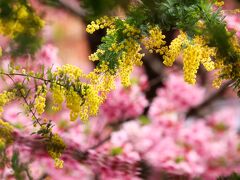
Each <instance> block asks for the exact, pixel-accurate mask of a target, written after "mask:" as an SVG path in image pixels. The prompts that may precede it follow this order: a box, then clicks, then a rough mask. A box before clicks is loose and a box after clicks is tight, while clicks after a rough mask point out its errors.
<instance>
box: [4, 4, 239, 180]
mask: <svg viewBox="0 0 240 180" xmlns="http://www.w3.org/2000/svg"><path fill="white" fill-rule="evenodd" d="M31 1H32V3H33V4H34V6H36V8H37V9H38V10H39V11H40V12H41V11H43V9H44V6H43V5H41V4H40V3H39V2H40V1H39V2H38V1H33V0H31ZM59 2H60V1H59ZM61 2H67V1H61ZM70 2H71V3H70V4H71V6H73V7H74V6H75V5H76V4H77V5H78V2H77V0H71V1H70ZM169 2H170V1H169ZM63 5H64V4H63ZM59 7H60V6H59ZM63 7H64V6H63ZM61 8H62V6H61ZM61 8H60V9H61ZM70 8H71V7H70ZM73 10H74V9H73ZM68 11H69V10H68ZM62 12H63V11H59V12H58V13H59V14H55V11H53V10H52V9H50V10H49V12H48V13H49V15H48V16H51V14H54V15H56V17H54V18H56V19H58V18H59V15H60V17H64V16H65V14H64V13H62ZM70 12H71V11H70ZM48 13H46V14H48ZM120 13H121V12H120ZM224 14H225V13H224ZM54 18H53V19H54ZM59 19H60V18H59ZM66 19H68V18H66ZM225 20H226V23H227V28H229V29H230V30H233V31H236V34H237V36H238V37H240V17H239V15H236V14H232V15H231V14H227V12H226V17H225ZM72 21H73V22H72ZM61 23H63V25H62V26H63V27H61V28H62V29H61V28H60V29H58V28H59V27H58V26H61V25H56V27H52V26H50V24H47V28H46V27H45V29H44V32H43V34H44V38H45V40H46V41H44V42H45V44H44V45H43V46H42V47H41V48H40V49H39V50H38V51H37V53H36V54H35V55H33V56H23V57H22V56H21V57H17V58H16V60H13V59H12V56H9V55H8V54H3V56H2V59H1V60H0V68H2V69H4V70H7V69H11V67H10V66H11V64H12V63H13V62H14V65H15V66H19V67H20V69H24V70H23V71H22V73H23V74H24V75H26V74H25V73H26V71H34V72H40V73H41V72H44V73H45V75H47V70H48V68H50V69H51V70H52V71H54V70H56V69H57V67H58V66H59V65H61V64H63V60H62V58H63V57H64V55H63V56H62V58H60V55H59V54H61V55H62V51H63V49H67V48H66V47H68V48H69V49H70V50H69V52H68V53H69V54H71V53H72V51H71V50H72V49H74V48H76V47H78V48H76V49H77V50H76V51H77V54H78V53H82V52H80V51H84V48H82V47H81V46H79V44H81V43H82V41H81V43H80V42H76V41H78V40H79V39H74V38H73V37H72V33H73V34H74V33H76V34H79V29H81V28H83V29H84V30H85V28H86V27H85V25H82V24H81V25H80V26H81V27H80V28H79V27H78V26H77V25H79V24H77V25H76V24H75V23H76V22H75V21H74V20H72V19H71V18H69V22H65V19H64V20H63V22H62V21H61ZM65 23H66V24H65ZM68 23H69V24H71V23H73V24H71V25H72V26H73V27H74V28H70V29H73V30H72V31H73V32H72V31H71V32H69V34H67V35H66V34H65V35H66V36H70V37H71V38H72V39H71V40H70V41H69V42H68V43H66V44H65V39H64V38H63V40H62V41H64V45H63V44H58V45H56V44H57V43H59V42H60V41H61V40H59V39H58V38H59V36H60V35H61V33H63V34H64V32H62V30H65V28H66V27H65V26H68ZM77 23H79V22H78V21H77ZM75 28H76V29H75ZM96 28H99V27H98V25H96ZM126 28H127V27H126ZM128 28H130V27H128ZM133 31H134V29H133ZM83 34H84V33H83ZM153 35H154V33H153ZM84 36H86V34H84ZM156 36H157V35H156ZM166 36H167V35H166ZM60 39H61V38H60ZM80 39H81V38H80ZM82 39H84V40H85V39H86V37H84V38H82ZM82 39H81V40H82ZM58 40H59V41H58ZM54 41H58V42H54ZM49 42H51V43H49ZM129 42H130V43H131V41H129ZM8 43H9V42H8V40H6V39H2V37H0V45H1V47H2V48H9V47H8ZM78 43H79V44H78ZM85 43H86V42H85ZM86 44H87V43H86ZM58 46H59V47H58ZM86 46H88V44H87V45H86ZM79 47H80V48H79ZM67 51H68V49H67ZM85 51H86V52H83V54H87V55H88V53H89V52H90V48H89V49H87V50H86V49H85ZM99 53H100V52H99ZM100 54H101V53H100ZM71 55H72V54H71ZM152 55H153V54H152ZM76 57H77V58H78V56H77V55H76V54H74V55H72V59H77V58H76ZM152 57H155V56H154V55H153V56H151V55H150V60H151V58H152ZM180 58H181V55H180V56H179V59H180ZM79 59H80V58H79ZM86 59H87V57H86ZM147 60H148V59H147ZM147 60H146V61H147ZM158 60H159V59H158ZM159 61H160V60H159ZM213 61H214V59H213ZM129 63H130V62H129ZM144 63H146V62H145V59H144ZM175 63H176V64H177V65H176V66H174V67H173V69H171V70H169V69H166V67H165V66H164V67H162V62H160V67H161V68H159V71H161V72H160V73H159V72H150V73H149V72H148V67H147V65H146V67H145V66H144V68H145V69H144V68H140V67H135V68H134V71H133V73H132V75H131V78H130V80H131V81H130V82H131V85H130V86H129V87H124V86H123V85H122V84H121V82H120V80H119V79H117V80H116V81H115V85H116V88H115V89H114V90H112V91H111V92H110V93H109V94H107V98H106V99H105V100H104V102H103V103H102V104H101V106H100V108H99V111H98V114H97V115H96V116H94V117H90V118H89V121H88V122H86V123H85V122H82V121H81V119H80V118H78V119H77V120H76V121H74V122H72V121H70V120H69V114H70V112H69V110H68V109H67V107H66V106H67V102H66V100H65V99H64V102H63V106H62V108H61V110H59V111H58V112H55V111H54V110H53V109H52V108H51V107H52V105H53V102H52V100H53V98H52V97H50V95H49V94H51V93H49V92H46V101H45V102H46V103H45V102H44V105H46V106H44V108H45V112H44V113H43V114H42V115H41V118H42V119H41V120H43V121H42V122H44V123H45V124H44V123H43V124H44V125H46V122H47V120H49V121H50V122H51V125H52V126H51V127H52V129H51V130H52V133H53V134H54V133H57V134H58V135H59V136H60V137H61V138H62V139H63V141H64V144H65V145H66V148H65V149H64V152H61V157H60V158H59V159H60V160H63V161H64V165H63V168H56V164H55V163H54V160H56V159H57V158H55V159H54V158H52V157H50V155H49V154H50V153H49V152H48V149H47V146H46V144H47V140H46V139H47V138H45V137H44V136H41V135H39V134H40V133H39V134H38V133H37V132H38V130H39V127H36V126H35V124H33V122H35V121H34V120H36V119H34V118H31V117H29V115H27V112H26V111H27V110H29V109H28V107H27V108H26V102H24V101H23V100H20V98H19V97H18V98H17V99H16V100H15V101H13V102H10V103H8V104H7V105H6V106H4V111H3V113H2V114H1V115H2V116H1V117H0V119H1V120H3V121H6V122H9V123H10V124H11V125H12V126H13V127H14V130H13V138H12V139H13V142H12V144H9V146H7V149H6V152H5V151H4V153H3V151H2V149H1V148H2V147H1V145H2V144H1V132H0V180H1V179H3V180H12V179H16V174H15V173H16V167H14V166H12V164H13V163H12V162H11V161H13V159H12V157H13V155H14V154H15V153H18V155H19V157H18V158H19V159H18V160H19V162H18V163H20V165H22V167H24V168H23V170H22V171H23V174H24V175H25V174H27V173H28V175H29V177H32V179H33V180H40V179H46V180H48V179H50V180H78V179H79V180H93V179H96V180H98V179H99V180H141V179H149V180H161V179H186V180H188V179H189V180H191V179H193V180H194V179H195V180H197V179H203V180H215V179H217V178H219V177H220V176H224V177H225V176H229V175H231V174H232V173H233V172H236V173H239V174H240V137H239V127H240V124H239V121H240V118H239V117H240V104H239V99H237V101H235V100H234V97H232V93H231V92H229V93H228V94H227V93H225V92H224V91H225V90H223V89H221V88H220V89H213V88H212V87H211V85H210V83H209V82H210V79H212V77H210V76H209V74H207V72H205V71H204V70H202V68H201V67H200V69H199V71H198V72H199V76H198V78H199V79H201V81H197V82H201V84H196V85H189V84H187V83H186V82H184V77H183V75H182V74H181V73H179V69H178V68H179V67H178V66H182V64H181V63H182V62H181V61H177V62H175ZM76 64H81V63H78V62H76ZM83 64H84V63H83ZM153 64H154V63H153ZM103 65H104V64H103ZM92 66H93V64H91V65H89V66H86V67H83V68H82V67H81V69H84V68H85V70H83V71H86V72H87V71H89V69H91V68H92ZM153 66H154V65H153ZM153 69H154V68H152V69H151V70H153ZM0 70H1V69H0ZM104 73H105V72H104ZM104 73H103V74H104ZM154 73H156V74H158V75H157V78H156V77H151V76H153V75H152V74H154ZM51 75H52V74H51ZM58 76H60V75H58ZM43 77H45V76H43ZM100 77H101V76H100ZM68 78H69V76H68V75H67V76H66V82H67V83H68V80H69V79H68ZM154 78H156V79H157V80H159V84H157V87H156V88H155V87H153V86H154V85H153V84H154V83H155V80H156V79H154ZM29 79H30V80H29V81H28V83H27V86H28V87H30V89H34V90H36V91H37V89H38V85H39V84H40V83H39V82H38V81H37V80H35V79H34V78H32V77H31V78H29ZM38 79H39V78H38ZM56 79H57V78H56ZM56 79H55V80H56ZM84 80H85V79H84ZM14 81H15V82H13V80H12V79H11V78H10V79H9V78H6V77H3V78H2V79H0V91H1V92H2V91H3V90H5V89H12V88H13V87H14V86H15V85H16V84H17V83H19V82H23V81H26V76H16V77H14ZM47 81H48V80H46V79H45V81H43V82H44V83H46V82H47ZM56 81H57V80H56ZM77 81H81V77H77ZM86 81H87V80H86ZM152 82H154V83H152ZM41 83H42V82H41ZM54 83H56V82H54ZM67 83H66V84H67ZM84 83H85V81H84ZM224 83H225V82H224ZM224 83H223V86H224V85H225V84H224ZM227 83H228V82H227ZM46 84H47V83H46ZM229 84H231V82H229ZM229 84H228V85H229ZM51 85H52V84H47V86H49V87H50V86H51ZM60 85H61V84H60ZM71 85H72V81H71V80H70V81H69V84H68V86H71ZM80 85H82V84H80ZM94 85H95V84H94ZM231 85H232V84H231ZM81 87H82V86H81ZM226 87H227V86H226ZM64 88H65V87H64ZM67 88H68V87H67ZM67 88H66V89H67ZM88 88H89V87H88ZM151 88H152V89H154V92H151V90H152V89H151ZM81 90H82V89H81ZM155 90H156V91H155ZM228 91H229V90H228ZM70 92H71V91H70ZM74 92H75V91H74ZM78 92H79V91H78ZM149 93H152V94H154V97H153V98H152V97H148V95H149ZM224 93H225V94H224ZM29 94H30V98H29V99H27V102H29V103H30V106H34V104H35V102H34V101H35V100H36V97H32V96H31V95H32V94H31V92H30V93H29ZM96 94H97V95H99V94H101V92H99V91H97V93H96ZM152 94H151V95H152ZM226 94H227V95H226ZM81 95H82V96H85V95H86V94H84V93H83V94H81ZM209 99H210V100H209ZM60 100H61V99H60ZM84 100H85V99H84ZM31 101H32V102H31ZM1 103H2V101H1V99H0V106H1ZM198 110H199V111H198ZM0 113H1V112H0ZM34 113H35V114H36V113H37V111H36V110H35V111H34ZM78 113H79V112H78ZM37 116H38V115H37ZM44 120H46V121H44ZM44 127H45V126H44ZM1 128H2V127H1V124H0V130H1ZM41 130H42V129H41ZM44 130H45V129H44ZM53 134H51V136H50V137H51V138H52V137H53V136H52V135H53ZM55 148H56V149H57V148H58V147H55ZM3 157H4V158H3ZM5 159H8V161H7V162H6V165H7V166H5V167H4V168H3V166H2V164H1V163H2V161H3V160H5ZM18 165H19V164H18ZM14 168H15V169H14ZM24 177H26V178H27V175H25V176H24ZM29 179H31V178H29Z"/></svg>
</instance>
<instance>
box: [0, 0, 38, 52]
mask: <svg viewBox="0 0 240 180" xmlns="http://www.w3.org/2000/svg"><path fill="white" fill-rule="evenodd" d="M16 4H18V5H19V4H20V5H21V6H24V7H26V9H27V12H28V17H27V19H21V18H19V17H18V14H17V12H16V10H14V6H16ZM0 19H1V21H2V22H3V23H4V22H18V23H20V24H21V25H22V26H23V28H24V30H23V31H21V32H20V31H16V32H14V30H13V32H11V33H12V35H13V39H12V42H11V44H10V45H11V55H13V56H20V55H26V54H31V55H33V54H34V53H35V52H36V51H37V50H38V49H39V48H40V46H41V43H42V42H41V38H40V34H39V33H40V31H41V28H42V22H40V21H41V20H40V18H39V17H38V16H37V15H36V14H35V12H34V10H33V9H32V8H31V6H30V5H29V3H28V1H27V0H1V1H0ZM9 33H10V32H9Z"/></svg>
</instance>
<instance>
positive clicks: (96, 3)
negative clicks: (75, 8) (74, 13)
mask: <svg viewBox="0 0 240 180" xmlns="http://www.w3.org/2000/svg"><path fill="white" fill-rule="evenodd" d="M80 2H81V3H82V4H81V5H82V7H84V8H85V9H86V10H87V12H88V13H89V16H88V18H96V17H100V16H103V15H106V14H109V13H110V12H112V11H113V10H114V9H115V8H116V7H122V8H124V9H125V8H127V6H128V5H129V3H130V1H129V0H83V1H80Z"/></svg>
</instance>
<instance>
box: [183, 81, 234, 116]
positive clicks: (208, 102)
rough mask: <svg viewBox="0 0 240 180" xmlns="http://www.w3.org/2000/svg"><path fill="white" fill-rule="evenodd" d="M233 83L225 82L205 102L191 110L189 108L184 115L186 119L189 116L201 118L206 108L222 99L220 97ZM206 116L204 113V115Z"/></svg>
mask: <svg viewBox="0 0 240 180" xmlns="http://www.w3.org/2000/svg"><path fill="white" fill-rule="evenodd" d="M232 83H233V81H228V82H226V83H225V84H224V85H222V87H221V88H220V89H219V90H217V91H216V92H214V93H213V94H211V95H210V96H209V97H208V98H207V99H205V101H203V102H202V103H201V104H199V105H198V106H195V107H193V108H191V109H190V110H189V111H188V112H187V113H186V117H190V116H199V117H200V116H203V115H202V114H203V113H202V111H204V110H205V109H206V108H208V107H209V106H210V105H212V103H213V102H215V101H216V100H218V99H221V98H222V95H223V94H224V93H225V92H226V90H227V89H228V88H229V86H230V85H231V84H232ZM204 114H206V113H204Z"/></svg>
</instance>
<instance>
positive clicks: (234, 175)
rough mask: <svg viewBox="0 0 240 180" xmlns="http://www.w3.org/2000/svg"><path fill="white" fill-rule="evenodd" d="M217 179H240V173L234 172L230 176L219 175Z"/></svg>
mask: <svg viewBox="0 0 240 180" xmlns="http://www.w3.org/2000/svg"><path fill="white" fill-rule="evenodd" d="M217 180H240V175H239V174H237V173H233V174H231V175H230V176H228V177H219V178H218V179H217Z"/></svg>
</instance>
